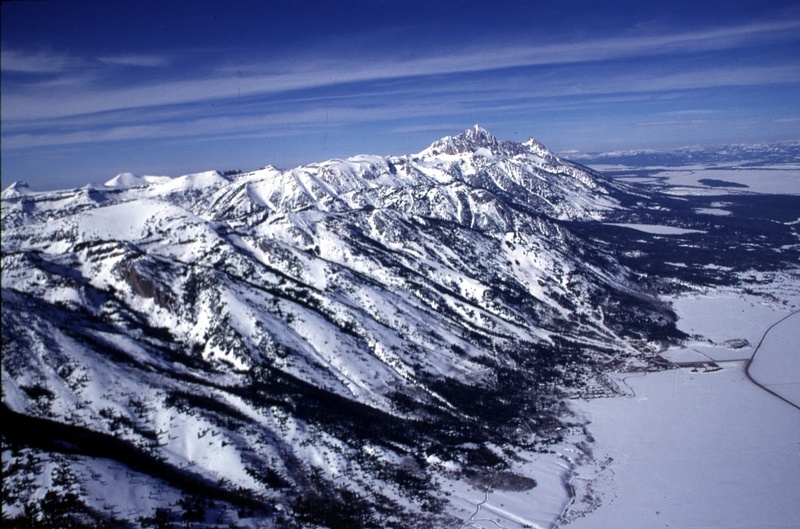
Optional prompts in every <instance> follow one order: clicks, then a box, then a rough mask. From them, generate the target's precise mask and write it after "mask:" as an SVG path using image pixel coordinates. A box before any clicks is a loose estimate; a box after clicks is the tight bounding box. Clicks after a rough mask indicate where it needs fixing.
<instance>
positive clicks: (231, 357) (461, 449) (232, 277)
mask: <svg viewBox="0 0 800 529" xmlns="http://www.w3.org/2000/svg"><path fill="white" fill-rule="evenodd" d="M437 143H440V147H436V148H434V147H433V146H432V147H431V148H430V149H427V150H425V151H423V152H421V153H418V154H411V155H407V156H394V157H379V156H367V155H361V156H354V157H351V158H347V159H344V160H328V161H325V162H320V163H316V164H310V165H307V166H303V167H297V168H294V169H291V170H279V169H276V168H274V167H269V166H268V167H265V168H263V169H261V170H258V171H253V172H249V173H241V174H233V175H230V174H220V173H218V172H216V171H209V172H205V173H196V174H191V175H185V176H182V177H177V178H166V177H137V176H134V175H130V174H123V175H119V176H117V177H115V178H114V179H112V180H111V181H110V182H109V183H108V184H109V185H104V186H95V187H92V186H87V187H84V188H81V189H73V190H66V191H54V192H44V193H36V192H29V191H28V190H27V189H26V188H25V187H24V186H22V185H19V184H18V185H14V186H12V188H9V189H8V190H6V192H4V194H3V203H2V206H3V211H2V212H3V216H2V232H3V237H2V256H3V263H2V285H3V305H2V307H3V312H2V316H3V332H4V339H3V350H2V352H3V354H2V360H3V404H4V405H5V406H6V409H7V412H6V416H8V417H7V418H10V419H13V420H15V421H18V422H19V423H25V421H29V422H30V421H32V422H33V423H34V424H35V425H37V427H39V428H45V427H47V428H50V429H51V430H53V431H58V432H60V435H61V437H60V438H59V441H60V442H62V445H58V446H64V445H70V446H74V447H75V449H74V450H75V452H76V456H75V458H74V459H70V460H69V461H66V462H63V460H62V459H60V458H59V455H60V454H58V449H59V448H58V447H56V448H53V447H52V446H50V445H47V446H44V447H43V446H42V445H41V441H40V440H38V439H37V438H32V437H26V436H25V432H26V431H27V430H25V429H24V428H20V429H18V430H14V429H13V428H11V429H12V430H14V431H15V432H17V433H16V434H15V435H18V436H19V437H18V438H17V440H18V441H19V442H20V443H21V444H23V445H24V446H26V448H25V450H27V452H26V453H29V454H31V458H32V459H31V460H37V459H36V458H39V459H38V461H40V462H41V464H38V466H36V468H34V469H32V470H30V472H29V471H28V470H24V471H23V470H20V471H19V472H15V473H14V477H13V480H12V481H13V488H14V490H17V489H18V490H19V491H22V492H19V494H18V495H17V496H14V498H16V499H14V498H12V499H9V500H7V503H4V508H6V507H7V508H8V509H10V511H9V510H8V509H6V512H12V514H13V513H20V512H23V511H24V509H23V505H24V503H25V502H26V501H27V500H31V501H33V500H37V499H39V498H40V497H41V496H42V495H43V494H44V491H45V490H46V489H47V488H48V487H50V486H51V479H50V469H51V468H53V467H55V466H58V465H61V466H63V467H64V468H65V469H67V470H69V472H70V473H72V474H70V475H75V476H79V477H78V478H75V479H76V480H79V481H80V486H81V487H82V488H80V495H81V496H80V497H81V501H83V502H84V503H85V504H87V505H90V506H92V507H93V508H96V509H102V508H104V505H112V506H114V507H115V508H116V509H117V510H116V511H115V512H118V513H124V514H122V515H121V516H123V518H128V519H136V518H137V517H138V516H154V515H155V509H156V508H159V507H160V508H162V509H168V510H171V509H173V507H174V506H175V505H177V504H178V500H179V499H181V498H184V499H185V498H186V497H187V496H186V495H187V494H189V492H188V491H189V490H194V491H197V490H200V491H201V492H203V494H205V495H210V496H209V497H215V498H216V499H217V500H219V501H220V505H222V506H221V507H220V511H221V512H224V514H225V517H227V518H225V521H226V522H228V521H230V522H232V523H234V525H239V526H252V527H256V526H259V527H271V526H276V527H277V526H279V524H278V522H277V521H276V520H278V519H279V518H280V517H281V516H286V517H287V518H288V519H289V520H290V521H298V525H297V526H298V527H303V526H307V527H310V526H317V527H320V526H323V527H324V526H328V527H335V526H343V527H360V526H364V524H362V523H360V522H359V520H363V519H364V517H366V516H367V514H368V515H369V517H371V518H370V519H374V520H380V521H375V523H373V524H372V525H371V526H374V527H386V526H395V527H398V528H401V527H402V528H410V527H415V529H416V528H417V527H425V526H429V527H445V526H457V525H458V524H457V523H454V520H453V516H458V517H462V518H463V519H466V518H467V517H468V516H469V514H466V516H462V515H463V512H462V511H463V506H464V503H463V502H462V503H461V504H458V502H457V501H455V500H454V501H452V502H451V501H450V500H448V499H446V498H447V495H445V494H444V492H443V491H442V490H440V489H439V488H438V487H439V485H437V483H441V482H442V480H445V481H447V482H448V483H451V482H452V483H457V484H459V485H458V486H459V487H461V490H479V491H483V490H485V489H486V486H487V484H486V483H485V481H486V480H491V479H492V476H493V475H494V473H495V471H497V469H499V468H501V467H502V468H503V470H502V473H501V474H500V475H501V477H503V479H504V480H505V481H507V482H509V483H511V484H513V486H514V487H516V488H517V489H518V490H529V489H530V487H532V486H533V484H534V483H535V481H534V478H524V477H522V476H520V475H518V474H515V472H518V471H519V469H518V467H515V466H514V465H517V463H518V462H519V461H521V459H520V458H521V457H522V456H521V454H527V455H525V457H528V455H530V454H531V453H532V451H533V450H534V448H537V449H538V448H540V447H544V446H546V445H547V444H548V443H555V442H557V441H558V439H560V438H561V433H559V432H561V427H560V426H559V425H560V423H559V419H558V418H557V417H556V416H555V411H554V410H555V409H556V408H555V407H556V405H557V395H556V393H555V392H554V391H553V388H554V387H555V385H556V384H560V383H561V382H560V381H561V380H563V379H565V378H567V377H569V378H570V379H571V380H574V377H579V376H590V374H591V372H592V369H594V367H593V364H592V363H591V362H584V361H582V359H584V358H587V357H591V358H592V359H593V361H594V359H598V361H606V360H608V359H609V357H610V355H611V351H613V352H614V353H613V354H614V355H615V356H616V357H617V359H618V360H619V361H620V362H623V361H628V360H630V361H635V362H638V361H639V360H638V359H637V357H635V356H634V355H635V353H636V348H635V347H634V343H636V344H639V343H647V342H648V341H649V340H651V339H654V338H652V337H651V334H652V335H663V334H664V332H665V331H664V329H667V330H668V329H669V328H670V325H671V318H672V316H671V313H670V312H669V310H668V309H667V308H665V307H664V306H663V305H661V304H660V303H658V301H657V300H656V299H655V298H654V297H653V295H652V294H650V293H649V292H646V291H643V290H641V288H640V286H639V284H638V283H637V281H636V278H635V277H634V276H633V274H632V273H631V271H630V270H629V269H627V268H626V267H624V266H622V265H620V264H619V262H617V261H616V259H615V257H614V254H613V252H612V251H610V250H608V249H606V248H604V247H603V246H601V245H598V244H595V243H594V242H593V241H592V240H591V239H590V238H587V237H582V236H578V235H576V232H574V231H571V228H570V225H571V224H572V223H571V222H563V220H562V219H567V220H570V221H573V220H574V221H580V220H589V221H591V220H592V219H595V218H602V217H603V216H604V215H606V214H609V213H613V212H614V211H617V210H618V208H619V207H620V206H619V203H618V202H617V197H618V196H621V194H624V193H625V189H626V188H625V187H624V186H622V185H617V184H614V183H613V182H611V181H609V180H607V179H605V178H603V177H602V176H601V175H598V174H596V173H592V172H591V171H589V170H586V169H584V168H582V167H580V166H578V165H576V164H572V163H570V162H567V161H564V160H561V159H559V158H557V157H555V156H554V155H552V153H550V152H549V151H547V150H546V149H545V148H544V147H543V146H541V144H539V143H538V142H535V141H534V140H529V141H527V142H524V143H513V142H502V141H498V140H496V139H495V138H493V137H492V136H491V135H490V134H489V133H488V132H486V131H485V130H483V129H480V128H478V127H476V128H473V129H470V130H468V131H466V132H464V133H463V134H460V135H457V136H454V137H450V138H447V139H445V140H441V142H437ZM451 147H452V148H451ZM434 151H437V152H434ZM637 200H638V198H637ZM592 224H598V225H599V223H592ZM631 321H636V322H637V328H635V329H631V328H630V322H631ZM547 388H549V389H547ZM533 416H536V417H538V419H537V420H540V421H541V422H540V424H538V425H535V426H533V427H532V426H531V423H529V422H528V421H529V419H530V418H531V417H533ZM15 424H16V423H15ZM112 440H116V441H124V442H125V443H127V444H125V445H124V447H125V450H126V451H128V452H123V453H121V454H119V455H116V456H115V455H114V454H107V453H103V454H98V453H97V452H92V448H91V447H92V446H117V445H114V444H113V443H115V442H116V441H112ZM130 453H133V454H135V455H136V457H134V458H132V460H135V461H139V462H140V463H141V461H146V462H147V464H141V465H140V466H139V467H137V468H133V469H129V470H128V472H131V473H132V475H133V476H134V477H132V478H131V480H130V482H129V481H128V480H125V479H121V483H120V489H122V490H124V491H125V493H124V494H121V495H120V497H115V498H111V497H110V496H109V495H107V493H106V491H104V490H102V489H101V488H100V487H99V486H96V484H95V483H94V481H95V480H94V478H91V479H90V478H86V477H85V476H90V477H91V476H99V478H98V479H102V480H109V479H114V476H115V475H119V474H120V472H119V468H120V467H122V468H124V466H123V465H124V464H125V463H126V461H129V460H131V458H128V457H127V456H128V455H130ZM509 453H513V454H514V455H513V457H512V456H509ZM5 457H6V456H5V455H4V458H5ZM9 457H11V456H9ZM115 457H117V458H119V461H115V460H114V459H115ZM137 458H138V459H137ZM553 458H554V459H555V456H553ZM5 461H6V459H4V464H5ZM48 465H50V466H48ZM34 466H35V465H34ZM37 468H38V469H39V470H36V469H37ZM58 468H61V467H60V466H59V467H58ZM556 468H560V467H557V466H556ZM4 469H5V466H4ZM42 469H44V470H42ZM154 469H157V471H155V470H154ZM37 472H38V473H37ZM122 475H124V471H123V472H122ZM176 475H177V476H183V477H184V478H186V479H184V481H180V480H178V481H177V482H176V481H175V480H173V481H169V479H168V478H169V476H176ZM29 476H34V477H33V478H29ZM164 476H167V478H164ZM187 476H188V477H187ZM343 476H346V477H347V479H346V480H342V479H341V478H342V477H343ZM162 478H164V479H167V481H164V480H163V479H162ZM537 479H538V478H537ZM553 479H554V480H556V481H557V476H556V475H553ZM186 480H189V482H190V483H193V484H194V485H195V487H194V488H192V487H186V483H187V481H186ZM192 480H193V481H192ZM29 481H30V482H29ZM208 483H211V484H217V485H215V486H214V487H208V486H207V485H203V484H208ZM182 487H185V488H182ZM197 487H200V488H199V489H198V488H197ZM203 487H206V488H203ZM520 487H521V489H520ZM63 490H66V489H63ZM76 490H77V489H76ZM559 490H561V489H559ZM215 495H216V496H215ZM189 497H190V498H191V497H192V496H189ZM320 498H322V499H320ZM4 501H5V500H4ZM193 501H194V500H193ZM459 501H460V500H459ZM253 505H259V506H261V507H259V509H261V510H259V511H258V512H257V513H251V514H250V515H248V514H247V513H250V512H251V511H252V510H253V508H252V506H253ZM273 505H275V506H276V507H275V508H274V510H273V508H272V507H271V506H273ZM277 505H282V506H283V507H281V509H280V510H279V509H278V508H277ZM343 505H344V506H346V507H347V510H345V512H346V513H349V514H347V515H348V516H350V515H351V514H352V513H355V514H352V515H353V516H356V515H357V516H362V514H359V513H367V514H363V516H362V518H358V517H357V516H356V517H355V518H352V519H350V518H348V519H346V520H344V521H341V520H340V519H339V518H336V516H341V515H342V514H341V513H342V510H343V509H342V506H343ZM387 505H388V506H390V507H389V509H390V511H391V512H390V513H389V514H386V512H385V509H384V510H381V509H382V508H383V507H384V506H387ZM459 505H461V506H460V507H459ZM264 506H267V507H264ZM429 506H430V507H429ZM240 507H241V508H240ZM316 509H323V512H322V513H318V515H317V516H316V517H309V516H311V514H309V513H315V512H317V511H316ZM324 509H328V510H324ZM426 509H427V510H426ZM459 509H460V510H459ZM276 513H284V514H276ZM453 513H455V514H453ZM248 516H249V517H248ZM381 516H384V517H388V518H390V519H388V520H387V519H386V518H383V519H382V518H380V517H381ZM304 517H305V518H304ZM423 519H425V520H428V522H429V523H428V522H426V523H420V520H423ZM330 520H334V522H337V523H338V525H337V523H334V522H331V521H330ZM398 520H401V521H398ZM402 520H411V522H409V523H405V522H402ZM301 522H302V523H301ZM382 522H387V523H382ZM289 526H291V524H290V525H289Z"/></svg>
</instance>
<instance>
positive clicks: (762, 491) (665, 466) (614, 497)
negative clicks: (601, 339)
mask: <svg viewBox="0 0 800 529" xmlns="http://www.w3.org/2000/svg"><path fill="white" fill-rule="evenodd" d="M796 288H797V286H796V285H794V290H796ZM776 294H777V292H776ZM782 294H784V296H789V297H790V298H791V299H786V298H785V297H784V300H782V301H786V303H783V302H782V301H778V300H775V299H774V298H773V299H768V298H766V297H763V296H756V295H746V294H741V293H737V292H734V291H727V292H709V293H706V294H705V295H702V296H699V295H698V296H696V297H683V298H678V299H675V300H674V305H675V308H676V310H677V312H678V314H679V315H680V316H681V317H682V319H681V321H680V326H681V327H682V329H683V330H684V331H686V332H689V333H691V334H693V335H694V336H695V337H696V338H697V340H696V342H695V343H690V344H688V346H687V347H686V348H682V349H676V350H671V351H667V352H666V353H665V355H664V356H666V357H668V358H670V359H671V360H673V361H678V362H686V363H687V364H688V363H689V362H700V365H698V366H696V367H694V366H690V365H686V366H685V367H681V368H679V369H673V370H668V371H662V372H656V373H627V374H617V375H616V377H615V378H616V379H615V382H617V384H618V385H619V386H620V387H621V388H623V389H625V390H626V391H628V392H629V396H628V397H627V398H625V397H622V398H610V399H594V400H576V401H574V402H573V407H574V409H575V411H576V413H578V414H579V415H581V416H584V417H585V418H586V420H587V421H589V422H590V424H589V425H588V427H587V428H588V430H589V432H590V434H591V435H592V436H593V437H594V443H593V444H592V463H591V464H589V465H582V466H581V465H579V466H577V468H576V469H575V472H574V474H573V476H572V486H573V487H574V491H575V502H574V504H572V505H571V506H570V508H569V509H568V511H567V513H566V515H565V517H564V519H563V520H562V523H561V524H560V525H559V527H564V528H569V529H584V528H598V527H615V528H628V527H630V528H639V529H648V528H660V527H669V528H673V529H674V528H687V529H688V528H700V527H702V528H731V527H735V528H737V529H738V528H741V529H759V528H767V527H781V528H787V527H800V504H798V502H797V498H798V494H800V410H798V409H797V408H796V407H793V406H792V405H791V404H788V403H786V402H783V401H781V400H780V399H779V398H776V397H775V396H774V395H771V394H770V393H768V392H766V391H764V390H763V389H762V388H760V387H758V386H756V385H755V384H753V383H752V382H751V381H749V380H748V379H747V377H746V376H745V372H744V365H745V361H744V359H745V358H749V357H750V355H752V353H753V350H754V348H755V346H756V345H757V344H758V343H759V340H761V337H762V336H763V335H764V333H765V332H766V331H767V330H768V329H769V328H770V326H771V325H772V324H773V323H776V322H779V321H780V323H779V324H778V325H776V326H775V327H773V328H772V329H769V333H767V335H766V337H765V338H764V340H763V343H762V345H761V347H760V349H759V350H758V354H757V356H756V358H755V360H754V361H753V364H752V366H751V373H752V375H753V377H754V378H755V379H756V380H757V381H758V382H759V383H761V384H764V385H766V386H767V387H770V388H772V389H773V390H778V391H782V392H784V393H785V395H786V396H788V398H789V400H792V399H795V400H796V398H795V397H796V395H797V388H798V387H800V350H799V349H800V348H799V347H798V345H797V336H798V331H797V329H798V326H797V323H798V318H799V317H800V315H798V314H793V315H792V312H793V311H796V310H797V309H798V299H797V293H796V292H792V289H787V290H783V291H782ZM787 316H789V317H787ZM784 318H785V319H784ZM781 320H783V321H781ZM743 340H747V343H748V344H749V345H746V346H742V343H743ZM737 346H738V348H737ZM712 360H716V362H715V363H713V364H712V362H711V361H712ZM703 363H705V364H706V365H705V366H702V364H703ZM784 393H782V394H784ZM798 404H800V402H798ZM598 504H599V506H598ZM594 506H597V507H596V508H594Z"/></svg>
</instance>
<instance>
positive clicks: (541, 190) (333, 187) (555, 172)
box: [4, 125, 620, 225]
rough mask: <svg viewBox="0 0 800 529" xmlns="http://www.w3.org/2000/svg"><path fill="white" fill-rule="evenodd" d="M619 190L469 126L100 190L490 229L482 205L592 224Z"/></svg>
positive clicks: (229, 206)
mask: <svg viewBox="0 0 800 529" xmlns="http://www.w3.org/2000/svg"><path fill="white" fill-rule="evenodd" d="M619 187H620V185H619V184H615V183H613V182H611V181H609V180H607V179H605V178H603V177H602V176H601V175H599V174H597V173H592V172H590V171H589V170H587V169H586V168H583V167H581V166H579V165H576V164H574V163H571V162H569V161H566V160H561V159H560V158H558V157H556V156H555V155H554V154H553V153H551V152H550V151H549V150H547V149H546V148H545V147H544V146H543V145H542V144H540V143H539V142H537V141H536V140H534V139H532V138H531V139H529V140H527V141H525V142H523V143H515V142H508V141H498V140H497V139H496V138H495V137H493V136H492V135H491V134H490V133H489V132H488V131H486V130H484V129H482V128H480V127H478V126H477V125H476V126H475V127H473V128H471V129H468V130H466V131H465V132H463V133H461V134H459V135H457V136H448V137H445V138H442V139H441V140H438V141H436V142H434V143H433V144H432V145H431V146H430V147H429V148H427V149H425V150H423V151H422V152H420V153H418V154H413V155H406V156H390V157H380V156H367V155H361V156H354V157H351V158H348V159H345V160H328V161H325V162H321V163H315V164H310V165H308V166H302V167H297V168H294V169H290V170H283V171H281V170H278V169H275V168H274V167H271V166H267V167H265V168H264V169H262V170H259V171H254V172H250V173H245V174H238V175H234V176H233V177H232V178H231V179H230V180H229V178H228V177H226V176H223V175H221V174H220V173H218V172H216V171H209V172H206V173H198V174H193V175H186V176H182V177H178V178H170V177H162V176H158V177H156V176H141V177H140V176H135V175H133V174H131V173H122V174H120V175H117V176H116V177H114V178H112V179H111V180H109V181H108V182H106V183H105V185H104V188H105V189H114V190H122V191H123V193H122V194H117V195H114V200H124V199H133V198H135V197H137V196H156V195H164V194H172V193H180V192H185V191H188V190H191V189H201V188H202V189H211V188H214V189H219V192H218V193H217V196H216V197H215V199H214V201H213V208H214V209H215V210H217V212H218V211H219V210H225V211H237V212H239V214H244V213H245V212H252V211H255V210H260V209H267V210H269V211H271V212H274V213H290V212H296V211H301V210H303V209H306V208H308V207H314V208H317V209H320V210H323V211H345V210H352V209H359V208H363V207H366V206H369V207H375V208H386V207H391V208H394V209H400V210H402V211H404V212H405V213H408V214H417V215H426V216H427V215H433V216H436V217H438V218H441V219H446V220H452V221H459V222H465V221H466V222H471V223H477V224H487V223H490V224H495V225H502V224H503V222H499V221H500V219H498V218H493V219H486V218H485V216H486V215H487V214H489V213H488V210H487V208H486V204H489V203H491V204H493V205H491V209H493V210H496V211H498V212H499V211H501V210H503V209H505V208H506V207H508V206H510V205H516V206H522V207H525V208H528V209H531V210H532V211H534V212H537V213H539V214H542V215H547V216H550V217H554V218H559V219H583V218H601V217H602V215H603V213H604V212H606V211H608V210H609V209H612V208H614V207H615V206H616V205H617V202H616V200H615V199H613V198H612V194H613V191H614V190H615V189H617V188H619ZM14 193H16V194H19V193H18V192H14ZM4 196H5V195H4ZM12 196H16V195H14V194H13V193H12V192H11V191H9V194H8V197H9V198H12ZM109 196H110V195H109ZM498 222H499V224H498Z"/></svg>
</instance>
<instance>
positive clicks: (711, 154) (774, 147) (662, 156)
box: [563, 141, 800, 167]
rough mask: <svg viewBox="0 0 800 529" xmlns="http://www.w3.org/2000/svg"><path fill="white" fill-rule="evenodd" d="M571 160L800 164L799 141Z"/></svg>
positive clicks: (621, 153)
mask: <svg viewBox="0 0 800 529" xmlns="http://www.w3.org/2000/svg"><path fill="white" fill-rule="evenodd" d="M563 155H564V156H567V157H568V158H570V159H571V160H575V161H579V162H581V163H585V164H587V165H608V164H620V165H628V166H635V167H647V166H654V165H663V166H681V165H691V164H698V163H701V164H731V163H747V164H749V165H768V164H785V163H800V141H788V142H777V143H758V144H732V145H720V146H714V147H699V146H694V147H682V148H678V149H670V150H657V149H640V150H624V151H611V152H599V153H598V152H595V153H581V152H575V151H571V152H567V153H564V154H563Z"/></svg>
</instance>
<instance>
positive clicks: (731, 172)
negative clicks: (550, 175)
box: [592, 163, 800, 195]
mask: <svg viewBox="0 0 800 529" xmlns="http://www.w3.org/2000/svg"><path fill="white" fill-rule="evenodd" d="M592 168H594V169H597V170H598V171H600V172H622V171H626V170H631V171H632V175H631V176H630V177H623V178H624V180H625V181H628V182H640V183H646V184H650V183H652V184H659V183H660V184H661V185H666V186H668V189H667V190H666V191H667V192H668V193H670V194H673V195H724V194H728V193H742V192H746V193H768V194H788V195H797V194H800V164H796V163H786V164H774V165H761V166H755V167H754V166H749V165H746V164H738V165H737V164H730V165H726V166H724V167H722V166H719V167H717V166H713V165H709V164H697V165H686V166H677V167H672V166H654V167H636V168H635V172H634V171H633V169H634V168H631V167H628V166H625V165H592ZM643 172H647V173H648V174H647V176H642V173H643ZM634 174H635V175H636V176H634ZM703 179H712V180H722V181H725V182H732V183H734V184H739V185H743V186H747V187H724V186H720V187H716V186H706V185H703V183H702V182H700V180H703Z"/></svg>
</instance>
